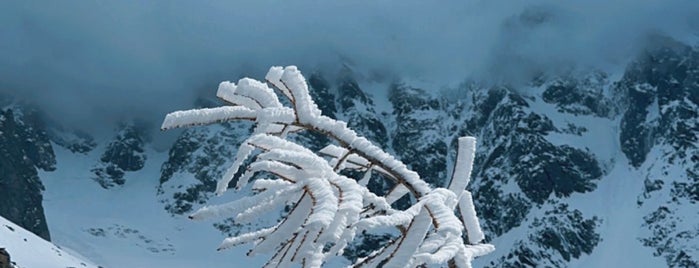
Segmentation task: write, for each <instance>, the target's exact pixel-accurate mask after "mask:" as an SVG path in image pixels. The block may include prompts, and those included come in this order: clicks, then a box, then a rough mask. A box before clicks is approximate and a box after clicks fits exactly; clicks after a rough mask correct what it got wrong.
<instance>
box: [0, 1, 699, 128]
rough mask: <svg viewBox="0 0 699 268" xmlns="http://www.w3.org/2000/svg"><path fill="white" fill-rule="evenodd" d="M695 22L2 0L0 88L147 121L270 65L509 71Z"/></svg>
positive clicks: (445, 72) (397, 71)
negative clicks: (342, 63) (197, 93)
mask: <svg viewBox="0 0 699 268" xmlns="http://www.w3.org/2000/svg"><path fill="white" fill-rule="evenodd" d="M428 2H429V3H428ZM698 17H699V1H684V0H677V1H660V0H658V1H630V0H621V1H601V0H591V1H553V0H551V1H503V0H494V1H442V2H439V4H434V3H433V2H430V1H417V0H402V1H387V0H375V1H367V0H355V1H349V0H347V1H345V0H340V1H334V2H331V1H320V0H297V1H271V0H260V1H184V0H175V1H136V0H132V1H128V0H127V1H95V0H83V1H74V0H64V1H21V0H17V1H2V2H0V92H5V93H10V94H12V95H18V96H22V97H26V98H29V99H32V100H34V101H36V102H38V103H39V104H41V105H42V106H43V107H45V108H46V109H47V111H49V113H50V114H52V115H54V116H56V117H60V118H63V119H64V120H65V121H66V122H67V123H77V124H82V123H84V122H115V121H118V120H121V119H126V118H130V117H134V116H138V117H146V118H147V119H150V120H157V119H158V118H161V117H162V116H163V114H164V113H166V112H168V111H170V110H173V109H182V108H187V107H190V106H191V103H192V99H193V97H194V92H195V91H197V90H202V89H203V88H205V87H210V90H211V91H212V92H213V90H215V89H214V86H215V85H217V84H218V82H219V81H221V80H228V79H231V80H232V79H237V78H238V77H239V76H240V75H241V74H244V75H251V76H258V77H259V76H262V75H263V74H264V70H266V69H267V68H268V67H269V66H270V65H288V64H295V65H300V67H301V68H303V69H302V70H316V69H319V68H321V69H322V68H335V67H337V66H338V65H339V64H338V63H339V62H340V61H347V62H351V63H352V64H353V66H355V67H356V68H358V69H360V70H363V71H365V72H367V73H368V72H384V73H390V74H394V75H399V76H405V77H415V78H420V79H426V80H428V81H448V82H453V81H460V80H463V79H465V78H467V77H471V78H478V79H498V80H502V79H505V80H506V79H510V78H518V77H526V76H527V75H529V74H530V73H531V72H535V71H553V70H557V69H559V68H560V67H561V66H568V65H570V66H573V65H574V66H586V67H594V68H605V67H607V66H614V65H618V64H621V63H623V62H625V61H626V60H628V59H629V58H630V57H631V56H632V55H633V54H634V53H636V51H637V50H638V49H639V48H640V47H641V46H642V42H643V40H644V37H645V36H646V35H647V34H648V33H651V32H661V33H665V34H668V35H670V36H672V37H675V38H678V39H681V40H683V41H686V42H696V40H697V36H698V33H699V31H698V29H699V19H698Z"/></svg>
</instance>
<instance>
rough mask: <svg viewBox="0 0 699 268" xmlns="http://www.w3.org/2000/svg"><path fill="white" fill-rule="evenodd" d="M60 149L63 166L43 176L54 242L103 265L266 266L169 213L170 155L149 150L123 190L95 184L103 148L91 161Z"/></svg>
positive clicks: (205, 226) (217, 235)
mask: <svg viewBox="0 0 699 268" xmlns="http://www.w3.org/2000/svg"><path fill="white" fill-rule="evenodd" d="M55 148H56V158H57V162H58V168H57V169H56V171H54V172H46V173H42V174H41V177H42V179H43V181H44V183H45V186H46V191H45V193H44V206H45V208H46V216H47V218H48V219H50V220H49V221H50V224H49V225H50V227H49V229H50V231H51V234H52V238H53V241H54V242H55V243H57V244H59V245H65V246H67V247H70V248H73V249H75V250H76V251H78V252H80V253H81V254H83V255H85V256H87V257H88V258H90V259H91V260H93V261H94V262H96V263H98V264H100V265H101V266H103V267H154V268H155V267H222V266H238V267H242V266H244V267H259V266H260V265H261V261H262V260H260V259H259V258H249V257H246V258H242V256H244V253H245V250H246V249H244V248H237V249H233V250H232V251H233V252H231V251H228V252H217V251H216V247H217V245H218V243H219V242H220V241H221V240H222V238H223V236H222V235H221V233H220V232H219V231H217V230H216V229H214V228H212V226H211V224H210V223H206V222H204V223H202V222H193V221H191V220H187V219H186V218H185V217H183V216H173V215H171V214H169V213H168V212H167V211H166V210H165V209H163V204H161V203H160V202H159V201H158V199H157V195H156V193H157V187H158V178H159V177H160V165H162V163H163V161H164V157H166V154H164V153H158V152H155V151H152V150H149V149H147V155H148V157H149V159H148V160H147V161H146V164H145V166H144V168H143V169H142V170H140V171H139V172H137V173H131V174H127V175H126V176H125V179H126V182H125V184H124V185H122V186H120V187H115V188H110V189H104V188H102V187H100V185H99V184H98V183H96V182H95V181H93V180H91V179H90V178H92V177H94V174H92V173H91V169H92V168H93V167H94V165H95V164H96V163H97V161H98V160H97V159H98V156H97V155H95V154H98V153H99V152H100V151H101V150H100V148H99V147H98V148H96V149H95V150H93V151H92V152H90V153H88V154H86V155H85V154H76V153H73V152H70V151H68V150H65V149H63V148H62V147H59V146H56V147H55ZM240 265H242V266H240ZM36 267H37V268H41V267H40V266H36ZM47 268H48V266H47Z"/></svg>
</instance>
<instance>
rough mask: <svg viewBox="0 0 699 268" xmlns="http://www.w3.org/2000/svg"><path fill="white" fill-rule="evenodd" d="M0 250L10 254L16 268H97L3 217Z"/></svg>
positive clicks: (1, 219)
mask: <svg viewBox="0 0 699 268" xmlns="http://www.w3.org/2000/svg"><path fill="white" fill-rule="evenodd" d="M0 248H5V249H6V250H7V251H8V253H10V258H11V261H12V262H14V263H15V266H16V267H17V268H69V267H73V268H77V267H93V268H97V267H98V266H97V265H95V264H94V263H92V262H90V261H88V260H87V259H85V258H84V257H82V256H80V255H78V254H76V253H75V252H73V251H72V250H68V249H66V248H61V247H59V246H56V245H54V244H52V243H51V242H48V241H46V240H44V239H43V238H41V237H39V236H37V235H35V234H34V233H32V232H29V231H27V230H25V229H24V228H22V227H20V226H19V225H17V224H14V223H12V222H11V221H9V220H7V219H5V218H3V217H0Z"/></svg>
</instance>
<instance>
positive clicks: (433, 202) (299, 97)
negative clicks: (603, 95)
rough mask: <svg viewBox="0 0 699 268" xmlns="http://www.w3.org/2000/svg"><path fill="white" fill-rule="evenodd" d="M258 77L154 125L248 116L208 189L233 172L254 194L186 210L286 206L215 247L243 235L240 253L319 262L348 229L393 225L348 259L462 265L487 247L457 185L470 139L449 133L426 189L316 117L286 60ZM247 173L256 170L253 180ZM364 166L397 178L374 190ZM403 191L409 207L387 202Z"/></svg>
mask: <svg viewBox="0 0 699 268" xmlns="http://www.w3.org/2000/svg"><path fill="white" fill-rule="evenodd" d="M265 79H266V82H260V81H257V80H253V79H249V78H243V79H241V80H239V81H238V83H237V84H235V83H231V82H228V81H226V82H222V83H221V84H220V85H219V88H218V92H217V96H218V97H219V98H220V99H222V100H223V101H225V102H226V103H227V104H229V105H227V106H222V107H217V108H210V109H195V110H188V111H178V112H173V113H170V114H168V115H167V116H166V117H165V120H164V122H163V125H162V129H163V130H167V129H172V128H177V127H186V126H194V125H205V124H212V123H217V122H224V121H232V120H250V121H253V122H255V128H254V130H253V133H252V134H251V136H250V137H249V138H247V140H245V142H243V143H242V144H241V145H240V148H239V149H238V152H237V155H236V159H235V160H234V162H233V164H232V166H231V167H230V168H229V169H228V170H227V172H226V173H225V175H224V176H223V178H221V179H220V181H219V182H218V185H217V189H216V193H217V194H219V195H220V194H223V193H224V192H225V191H226V190H228V188H229V183H230V182H231V181H233V179H234V177H235V176H236V174H241V175H239V177H238V178H237V183H236V186H235V188H236V189H241V188H242V187H245V186H246V185H248V184H251V187H252V189H253V190H254V194H253V195H251V196H247V197H244V198H241V199H238V200H235V201H233V202H230V203H226V204H222V205H213V206H205V207H203V208H201V209H199V210H198V211H196V212H195V213H194V214H192V215H190V218H191V219H195V220H199V219H206V218H212V217H233V218H234V219H235V221H251V220H253V221H254V219H255V218H256V217H258V215H259V214H260V213H266V212H270V211H273V210H274V209H275V208H279V207H281V206H288V207H290V210H289V212H288V213H286V214H285V216H284V218H283V220H282V221H280V222H279V223H278V224H276V225H274V226H269V227H268V228H263V229H259V230H256V231H253V232H249V233H244V234H241V235H238V236H235V237H229V238H226V239H225V240H224V241H223V243H222V244H221V246H220V247H219V249H226V248H230V247H233V246H236V245H240V244H245V243H252V244H254V247H253V249H252V250H251V251H250V253H249V254H258V253H262V254H265V253H269V254H270V256H271V258H270V259H269V261H268V262H267V265H266V266H269V267H276V266H281V267H286V266H289V265H291V264H293V263H297V264H301V265H302V266H303V267H320V266H321V265H322V264H323V263H325V262H326V261H327V260H328V259H329V258H331V257H333V256H337V255H341V254H342V252H343V250H344V249H345V248H346V247H347V245H348V244H349V243H350V242H352V241H353V240H354V239H355V237H356V236H357V234H360V233H363V232H367V231H372V230H377V229H382V228H396V230H397V233H399V235H398V236H397V237H396V238H394V239H393V240H391V241H390V242H388V243H386V244H385V245H383V246H382V247H381V248H379V249H377V250H376V251H374V252H373V253H372V254H370V255H369V256H368V257H365V258H359V259H357V260H356V262H355V263H354V264H353V265H354V266H355V267H377V266H383V267H416V266H421V265H448V266H450V267H470V266H471V260H472V259H473V258H474V257H478V256H481V255H484V254H487V253H489V252H491V251H493V250H494V247H493V246H492V245H489V244H481V241H482V240H483V238H484V235H483V232H482V231H481V229H480V226H479V223H478V218H477V217H476V212H475V209H474V206H473V201H472V198H471V193H470V192H468V191H466V190H465V188H466V185H467V184H468V181H469V178H470V175H471V169H472V166H473V158H474V155H475V145H476V140H475V138H473V137H462V138H460V139H459V140H458V145H459V148H458V154H457V159H456V163H455V168H454V171H453V174H452V178H451V183H450V185H449V187H448V189H445V188H432V187H431V186H430V185H428V184H427V183H426V182H425V181H424V180H422V179H421V178H420V176H419V174H417V173H416V172H414V171H411V170H410V169H408V168H407V166H406V165H405V164H404V163H403V162H401V161H400V160H398V159H395V158H394V157H393V156H391V155H390V154H388V153H386V152H385V151H383V150H382V149H381V148H379V147H377V146H376V145H374V144H372V143H371V142H370V141H369V140H367V139H366V138H364V137H361V136H359V135H358V134H357V133H356V132H354V131H353V130H351V129H349V128H348V127H347V124H346V123H345V122H342V121H338V120H334V119H331V118H329V117H327V116H324V115H322V114H321V111H320V110H319V109H318V107H317V106H316V104H315V103H314V102H313V100H312V99H311V97H310V95H309V91H308V90H309V89H308V86H307V84H306V80H305V78H304V77H303V76H302V75H301V72H300V71H299V70H297V68H296V67H295V66H288V67H285V68H282V67H272V68H271V69H270V70H269V72H268V73H267V75H266V77H265ZM275 90H276V91H275ZM280 98H283V99H281V100H280ZM302 131H311V132H315V133H318V134H321V135H324V136H327V137H328V138H330V140H331V141H332V142H331V144H328V145H327V146H326V147H324V148H323V149H321V150H319V151H316V152H314V151H312V150H310V149H308V148H306V147H304V146H302V145H300V144H297V143H295V142H293V141H291V140H290V139H288V137H289V136H290V135H294V134H296V133H299V132H302ZM242 169H244V170H242ZM343 170H352V171H356V172H363V174H364V176H363V178H362V179H360V180H354V179H351V178H348V177H346V176H343V175H342V173H341V171H343ZM239 171H240V172H239ZM256 174H264V176H262V177H261V178H258V179H255V180H252V178H253V176H254V175H256ZM372 174H380V175H381V177H382V178H384V179H387V180H391V181H393V182H394V183H395V185H396V186H395V187H394V188H393V189H392V190H391V191H389V192H388V193H387V194H386V195H383V196H378V195H376V194H375V193H372V192H371V191H369V190H368V188H367V187H366V185H367V183H368V181H369V179H370V178H371V177H372ZM251 180H252V182H251ZM406 194H409V195H411V196H412V197H413V198H412V200H414V202H413V203H412V205H411V206H410V207H409V208H407V209H405V210H399V209H395V208H394V207H392V204H393V203H394V202H396V201H397V200H398V199H400V198H401V197H403V196H404V195H406ZM457 210H458V211H459V213H456V211H457ZM459 216H460V217H459Z"/></svg>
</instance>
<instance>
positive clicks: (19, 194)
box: [0, 105, 56, 240]
mask: <svg viewBox="0 0 699 268" xmlns="http://www.w3.org/2000/svg"><path fill="white" fill-rule="evenodd" d="M55 166H56V159H55V156H54V153H53V149H52V147H51V143H50V142H49V138H48V135H47V133H46V131H45V130H44V127H43V123H42V122H41V120H40V118H39V117H38V115H37V113H36V111H33V110H24V109H21V108H19V107H17V106H14V105H11V106H8V107H6V108H5V109H3V110H2V111H1V112H0V215H1V216H2V217H5V218H7V219H8V220H10V221H12V222H15V223H17V224H19V225H20V226H23V227H24V228H26V229H27V230H29V231H31V232H33V233H35V234H37V235H38V236H40V237H42V238H44V239H46V240H49V239H50V235H49V229H48V225H47V223H46V218H45V216H44V209H43V206H42V203H41V202H42V201H43V196H42V191H43V190H44V186H43V184H42V183H41V180H40V178H39V176H38V172H37V169H41V170H46V171H51V170H54V169H55V168H56V167H55Z"/></svg>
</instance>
